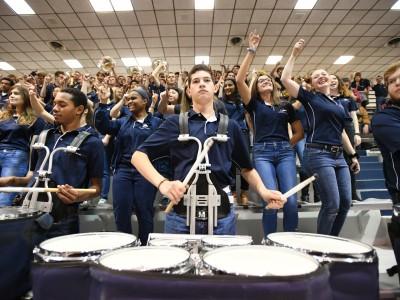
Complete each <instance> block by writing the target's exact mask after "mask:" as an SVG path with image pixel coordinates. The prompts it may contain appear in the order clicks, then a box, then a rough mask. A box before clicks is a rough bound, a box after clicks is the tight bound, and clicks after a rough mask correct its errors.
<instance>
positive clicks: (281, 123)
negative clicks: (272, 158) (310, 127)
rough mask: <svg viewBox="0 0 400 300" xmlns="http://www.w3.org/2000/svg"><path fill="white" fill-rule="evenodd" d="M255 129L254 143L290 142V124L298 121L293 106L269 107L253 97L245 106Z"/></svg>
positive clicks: (286, 104) (288, 104)
mask: <svg viewBox="0 0 400 300" xmlns="http://www.w3.org/2000/svg"><path fill="white" fill-rule="evenodd" d="M245 108H246V110H247V111H248V112H249V114H250V117H251V120H252V122H253V128H254V142H255V143H266V142H277V141H280V142H282V141H287V142H288V141H289V140H290V139H289V133H288V124H292V123H293V122H294V121H296V120H297V118H296V114H295V110H294V108H293V105H292V104H290V103H288V102H282V104H281V105H269V104H266V103H264V102H263V101H260V100H257V99H256V98H254V97H252V98H251V99H250V102H249V103H248V104H247V106H245Z"/></svg>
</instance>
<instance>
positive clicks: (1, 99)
mask: <svg viewBox="0 0 400 300" xmlns="http://www.w3.org/2000/svg"><path fill="white" fill-rule="evenodd" d="M7 104H8V93H3V92H1V94H0V109H3V108H4V107H7Z"/></svg>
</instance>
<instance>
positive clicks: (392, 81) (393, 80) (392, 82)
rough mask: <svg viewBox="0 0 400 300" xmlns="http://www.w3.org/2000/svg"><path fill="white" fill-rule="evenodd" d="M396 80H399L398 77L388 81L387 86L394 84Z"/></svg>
mask: <svg viewBox="0 0 400 300" xmlns="http://www.w3.org/2000/svg"><path fill="white" fill-rule="evenodd" d="M397 79H400V76H398V77H395V78H390V79H388V85H391V84H394V83H396V82H397Z"/></svg>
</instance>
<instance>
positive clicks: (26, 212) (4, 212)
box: [0, 206, 43, 220]
mask: <svg viewBox="0 0 400 300" xmlns="http://www.w3.org/2000/svg"><path fill="white" fill-rule="evenodd" d="M42 213H43V212H41V211H40V210H38V209H35V208H24V207H20V206H3V207H0V220H12V219H21V218H29V217H36V216H39V215H41V214H42Z"/></svg>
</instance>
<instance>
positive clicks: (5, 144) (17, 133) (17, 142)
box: [0, 118, 46, 152]
mask: <svg viewBox="0 0 400 300" xmlns="http://www.w3.org/2000/svg"><path fill="white" fill-rule="evenodd" d="M45 127H46V123H45V121H44V120H43V119H42V118H37V119H36V121H35V122H34V123H33V124H32V125H20V124H17V123H16V119H14V118H9V119H7V120H4V121H2V122H0V150H4V149H6V150H22V151H25V152H29V145H30V142H31V139H32V136H33V135H38V134H40V133H41V132H42V130H44V129H45Z"/></svg>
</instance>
